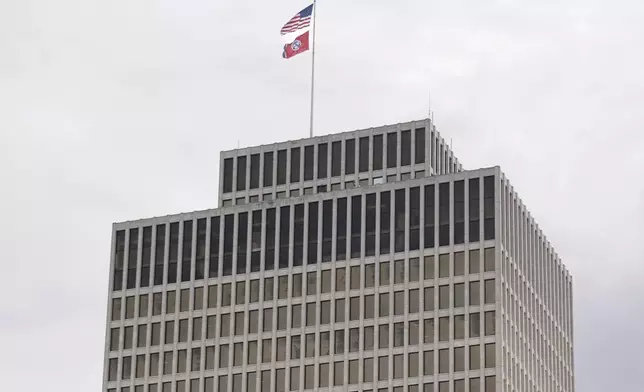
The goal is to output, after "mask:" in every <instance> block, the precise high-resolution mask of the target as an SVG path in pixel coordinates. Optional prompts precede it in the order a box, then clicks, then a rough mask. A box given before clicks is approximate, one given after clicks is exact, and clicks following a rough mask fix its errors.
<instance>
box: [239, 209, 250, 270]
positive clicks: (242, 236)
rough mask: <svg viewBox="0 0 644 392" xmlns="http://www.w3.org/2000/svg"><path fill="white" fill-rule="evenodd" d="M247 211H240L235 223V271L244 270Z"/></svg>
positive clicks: (246, 247) (246, 249)
mask: <svg viewBox="0 0 644 392" xmlns="http://www.w3.org/2000/svg"><path fill="white" fill-rule="evenodd" d="M247 243H248V213H247V212H242V213H240V214H239V217H238V224H237V273H238V274H243V273H245V272H246V254H247V251H248V245H247Z"/></svg>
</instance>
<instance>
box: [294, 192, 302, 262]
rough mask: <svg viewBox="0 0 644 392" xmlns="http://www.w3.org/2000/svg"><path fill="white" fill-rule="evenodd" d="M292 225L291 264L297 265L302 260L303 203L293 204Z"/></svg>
mask: <svg viewBox="0 0 644 392" xmlns="http://www.w3.org/2000/svg"><path fill="white" fill-rule="evenodd" d="M293 227H294V228H293V230H294V232H293V242H294V244H293V266H299V265H302V261H303V260H304V204H297V205H296V206H295V221H294V222H293Z"/></svg>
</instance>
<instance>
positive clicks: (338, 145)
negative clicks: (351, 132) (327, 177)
mask: <svg viewBox="0 0 644 392" xmlns="http://www.w3.org/2000/svg"><path fill="white" fill-rule="evenodd" d="M341 174H342V142H333V143H331V177H337V176H339V175H341Z"/></svg>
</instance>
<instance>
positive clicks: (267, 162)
mask: <svg viewBox="0 0 644 392" xmlns="http://www.w3.org/2000/svg"><path fill="white" fill-rule="evenodd" d="M264 186H273V152H272V151H270V152H265V153H264Z"/></svg>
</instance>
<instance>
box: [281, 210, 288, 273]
mask: <svg viewBox="0 0 644 392" xmlns="http://www.w3.org/2000/svg"><path fill="white" fill-rule="evenodd" d="M290 223H291V209H290V207H289V206H284V207H282V208H280V234H279V236H280V256H279V257H280V259H279V268H288V249H289V242H288V240H289V236H290V231H289V229H290V226H289V225H290Z"/></svg>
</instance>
